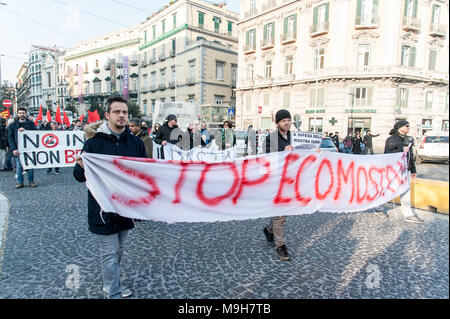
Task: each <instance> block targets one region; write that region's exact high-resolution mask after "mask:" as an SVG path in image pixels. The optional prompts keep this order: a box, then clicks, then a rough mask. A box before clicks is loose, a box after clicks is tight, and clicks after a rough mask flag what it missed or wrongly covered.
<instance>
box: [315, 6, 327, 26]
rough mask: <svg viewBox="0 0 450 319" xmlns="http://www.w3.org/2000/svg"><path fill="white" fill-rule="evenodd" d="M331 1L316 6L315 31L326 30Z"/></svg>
mask: <svg viewBox="0 0 450 319" xmlns="http://www.w3.org/2000/svg"><path fill="white" fill-rule="evenodd" d="M328 14H329V3H325V4H323V5H321V6H318V7H315V8H314V12H313V24H314V28H313V31H315V32H319V31H323V30H325V27H326V26H327V24H328Z"/></svg>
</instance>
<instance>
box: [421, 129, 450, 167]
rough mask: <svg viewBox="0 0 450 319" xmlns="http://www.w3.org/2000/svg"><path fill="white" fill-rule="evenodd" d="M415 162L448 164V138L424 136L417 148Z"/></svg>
mask: <svg viewBox="0 0 450 319" xmlns="http://www.w3.org/2000/svg"><path fill="white" fill-rule="evenodd" d="M416 150H417V152H416V162H417V164H420V163H422V162H423V161H442V162H447V163H448V136H438V135H429V136H424V137H423V140H422V142H421V143H420V145H418V147H417V149H416Z"/></svg>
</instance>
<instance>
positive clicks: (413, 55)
mask: <svg viewBox="0 0 450 319" xmlns="http://www.w3.org/2000/svg"><path fill="white" fill-rule="evenodd" d="M415 65H416V47H411V52H410V54H409V66H411V67H414V66H415Z"/></svg>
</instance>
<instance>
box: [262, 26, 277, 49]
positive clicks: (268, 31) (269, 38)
mask: <svg viewBox="0 0 450 319" xmlns="http://www.w3.org/2000/svg"><path fill="white" fill-rule="evenodd" d="M274 39H275V22H271V23H268V24H266V25H264V44H273V43H274Z"/></svg>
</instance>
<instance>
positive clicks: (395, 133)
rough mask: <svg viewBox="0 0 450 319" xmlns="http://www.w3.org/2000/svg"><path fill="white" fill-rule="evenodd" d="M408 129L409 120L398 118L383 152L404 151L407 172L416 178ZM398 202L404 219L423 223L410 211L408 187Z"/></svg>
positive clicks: (412, 143)
mask: <svg viewBox="0 0 450 319" xmlns="http://www.w3.org/2000/svg"><path fill="white" fill-rule="evenodd" d="M409 129H410V127H409V122H408V121H406V120H400V121H398V122H397V123H395V124H394V128H393V129H392V130H391V131H390V132H389V135H391V136H390V137H388V138H387V140H386V142H385V146H384V153H385V154H389V153H400V152H404V153H406V154H407V158H408V167H407V169H408V173H411V177H412V178H416V175H417V171H416V165H415V163H414V156H413V150H412V147H413V145H414V139H413V138H412V137H410V136H408V135H407V134H408V133H409ZM400 203H401V206H402V213H403V217H404V221H406V222H409V223H417V224H419V223H423V221H422V220H420V219H419V218H418V217H417V215H416V214H414V213H413V212H412V209H411V192H410V189H408V191H407V192H405V193H404V194H402V195H401V196H400Z"/></svg>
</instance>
